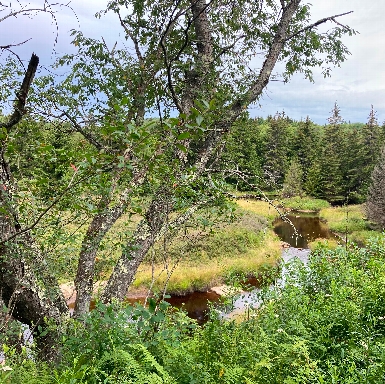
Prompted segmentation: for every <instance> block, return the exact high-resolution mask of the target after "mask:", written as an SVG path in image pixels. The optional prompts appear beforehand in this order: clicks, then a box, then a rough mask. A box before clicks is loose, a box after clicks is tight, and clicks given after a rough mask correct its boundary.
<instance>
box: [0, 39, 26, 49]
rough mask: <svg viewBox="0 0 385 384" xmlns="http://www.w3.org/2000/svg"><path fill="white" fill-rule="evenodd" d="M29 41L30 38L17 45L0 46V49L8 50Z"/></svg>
mask: <svg viewBox="0 0 385 384" xmlns="http://www.w3.org/2000/svg"><path fill="white" fill-rule="evenodd" d="M31 39H32V38H29V39H27V40H24V41H22V42H21V43H17V44H8V45H0V49H9V48H12V47H17V46H19V45H23V44H25V43H26V42H27V41H30V40H31Z"/></svg>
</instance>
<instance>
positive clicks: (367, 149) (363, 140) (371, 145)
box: [356, 105, 381, 195]
mask: <svg viewBox="0 0 385 384" xmlns="http://www.w3.org/2000/svg"><path fill="white" fill-rule="evenodd" d="M359 142H360V144H361V145H360V147H361V148H360V152H359V153H358V154H357V155H358V156H356V158H357V159H359V162H360V164H358V167H357V168H358V169H359V172H358V173H357V175H358V177H359V180H358V181H359V186H358V188H359V190H360V191H361V192H362V193H363V194H364V195H366V193H367V191H368V187H369V184H370V176H371V174H372V172H373V168H374V166H375V165H376V163H377V160H378V156H379V153H380V151H381V130H380V127H379V125H378V120H377V116H376V111H374V109H373V105H372V108H371V111H370V113H369V117H368V122H367V123H366V124H365V125H364V126H363V127H362V129H361V130H360V137H359Z"/></svg>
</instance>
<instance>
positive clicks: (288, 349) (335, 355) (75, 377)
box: [0, 234, 385, 384]
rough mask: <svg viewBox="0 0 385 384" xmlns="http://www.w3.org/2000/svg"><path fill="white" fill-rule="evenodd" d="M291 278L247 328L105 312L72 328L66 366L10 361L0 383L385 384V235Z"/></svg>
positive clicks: (291, 271)
mask: <svg viewBox="0 0 385 384" xmlns="http://www.w3.org/2000/svg"><path fill="white" fill-rule="evenodd" d="M286 268H287V270H288V274H287V275H286V279H285V284H284V285H283V284H276V285H275V286H274V287H273V288H269V289H267V288H266V289H264V290H262V291H261V292H260V295H259V298H258V300H260V304H259V306H257V308H256V309H255V310H254V311H252V310H251V311H249V313H248V317H247V318H246V319H245V320H244V321H242V322H235V321H224V320H221V319H220V317H218V316H217V315H216V313H217V312H216V311H212V316H211V319H210V320H209V321H208V322H207V323H206V324H205V325H204V326H203V327H198V326H197V325H196V323H195V322H194V321H193V320H190V319H188V318H187V317H186V316H185V315H184V314H183V313H182V312H180V311H171V310H170V307H169V306H168V304H166V303H160V304H159V303H157V302H156V301H155V300H150V306H149V308H144V307H142V306H137V307H131V306H123V307H120V306H118V305H116V304H113V305H108V306H106V305H104V304H98V305H97V308H96V310H94V311H93V312H91V313H90V314H89V315H88V316H87V317H86V318H85V319H84V321H83V322H78V321H75V320H71V321H69V322H68V323H67V325H66V329H65V332H64V333H63V338H62V339H61V340H58V348H60V350H61V361H60V362H59V363H58V364H56V365H51V366H48V365H47V364H46V363H42V362H40V361H38V360H31V359H28V357H26V356H24V358H23V359H21V358H20V357H19V358H16V357H15V356H11V355H10V354H9V353H7V355H6V361H5V364H6V366H7V367H9V369H12V370H8V371H5V370H0V377H1V379H0V383H4V384H20V383H23V384H30V383H47V384H48V383H49V384H51V383H63V384H64V383H83V384H85V383H91V384H92V383H95V384H96V383H123V384H124V383H143V384H144V383H178V384H187V383H188V384H191V383H206V384H230V383H231V384H241V383H242V384H245V383H247V384H256V383H258V384H260V383H263V384H265V383H266V384H282V383H304V384H305V383H323V384H324V383H330V384H332V383H352V384H353V383H369V384H377V383H383V382H385V354H384V347H385V309H384V308H385V234H382V235H381V236H377V237H375V238H372V239H371V240H370V241H369V242H368V244H367V247H366V248H365V249H364V248H357V247H354V246H349V247H347V248H346V247H338V248H336V249H335V250H334V251H331V250H328V249H326V248H325V247H319V248H318V250H317V251H315V252H313V253H312V254H311V257H310V260H309V263H308V264H307V265H306V266H305V265H303V264H302V263H300V262H299V261H297V260H294V261H293V262H292V263H291V264H289V265H287V266H286ZM3 367H4V365H3Z"/></svg>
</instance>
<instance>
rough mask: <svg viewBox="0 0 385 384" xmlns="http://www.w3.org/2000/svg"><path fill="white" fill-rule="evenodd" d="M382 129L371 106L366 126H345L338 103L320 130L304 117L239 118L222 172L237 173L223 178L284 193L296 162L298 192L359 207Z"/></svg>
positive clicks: (248, 186) (232, 182)
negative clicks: (302, 118)
mask: <svg viewBox="0 0 385 384" xmlns="http://www.w3.org/2000/svg"><path fill="white" fill-rule="evenodd" d="M381 129H382V128H380V127H379V126H378V122H377V118H376V113H375V111H374V110H373V107H372V110H371V112H370V114H369V119H368V122H367V123H366V124H360V123H354V124H351V123H349V124H347V123H344V122H343V119H342V117H341V114H340V109H339V107H338V105H337V104H336V105H335V106H334V108H333V110H332V114H331V117H330V118H329V124H327V125H325V126H324V127H322V126H319V125H316V124H314V123H313V122H312V121H311V120H310V118H309V117H308V118H307V119H306V120H305V121H301V122H294V121H292V120H290V119H289V118H287V117H286V116H284V115H279V114H278V115H276V116H275V117H274V118H273V117H269V118H268V119H267V120H266V121H264V120H263V119H258V120H257V119H254V120H244V121H242V122H240V123H239V125H237V127H236V129H235V130H234V132H233V133H232V134H231V135H230V137H229V141H228V142H229V143H230V144H229V145H227V146H226V150H225V152H224V157H223V158H224V161H223V162H222V168H224V169H226V170H231V169H232V170H234V169H235V170H238V171H240V172H233V173H232V176H231V177H228V178H227V182H229V183H230V184H232V185H235V186H236V187H237V188H239V189H247V188H248V189H250V187H251V185H253V186H256V187H257V188H259V189H262V190H265V191H267V192H268V191H271V190H277V189H280V188H282V187H283V184H285V189H286V190H287V183H286V181H285V178H288V177H289V178H290V179H292V178H293V173H292V171H291V170H290V168H291V166H290V164H292V162H293V161H296V162H298V164H299V166H300V170H297V171H296V172H295V173H297V174H298V171H299V172H301V174H302V182H301V184H302V186H301V188H302V189H303V190H304V192H306V193H307V194H308V195H310V196H313V197H316V198H323V199H326V200H328V201H329V202H334V203H346V202H348V203H362V202H364V201H365V199H366V195H367V190H368V185H369V182H370V174H371V172H372V171H373V168H374V165H375V163H376V161H377V159H378V156H379V153H380V148H381V145H382V144H383V143H384V138H385V136H383V135H382V133H381ZM384 132H385V130H384ZM230 164H231V166H230ZM262 171H263V173H261V172H262ZM242 172H243V173H242ZM241 173H242V175H243V176H242V177H240V174H241ZM245 176H246V177H245ZM245 179H247V182H246V183H245V181H244V180H245ZM292 181H293V180H292ZM298 182H299V180H297V181H296V183H297V184H298ZM283 193H285V192H283ZM298 193H299V192H298Z"/></svg>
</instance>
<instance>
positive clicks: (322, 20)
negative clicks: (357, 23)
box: [285, 11, 353, 42]
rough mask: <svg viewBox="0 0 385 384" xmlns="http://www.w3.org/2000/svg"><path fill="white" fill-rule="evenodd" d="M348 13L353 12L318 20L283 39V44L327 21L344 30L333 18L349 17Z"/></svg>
mask: <svg viewBox="0 0 385 384" xmlns="http://www.w3.org/2000/svg"><path fill="white" fill-rule="evenodd" d="M350 13H353V11H350V12H345V13H340V14H339V15H334V16H329V17H325V18H323V19H320V20H318V21H316V22H315V23H313V24H310V25H308V26H307V27H305V28H303V29H301V30H299V31H298V32H295V33H293V34H292V35H290V36H289V37H287V38H286V39H285V42H286V41H289V40H291V39H292V38H293V37H296V36H298V35H300V34H301V33H303V32H306V31H308V30H310V29H313V28H315V27H317V26H318V25H321V24H323V23H326V22H327V21H333V22H334V23H336V24H338V25H340V26H342V27H344V28H346V27H345V26H344V25H342V24H340V23H338V22H337V21H336V20H335V18H336V17H341V16H345V15H349V14H350Z"/></svg>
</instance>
